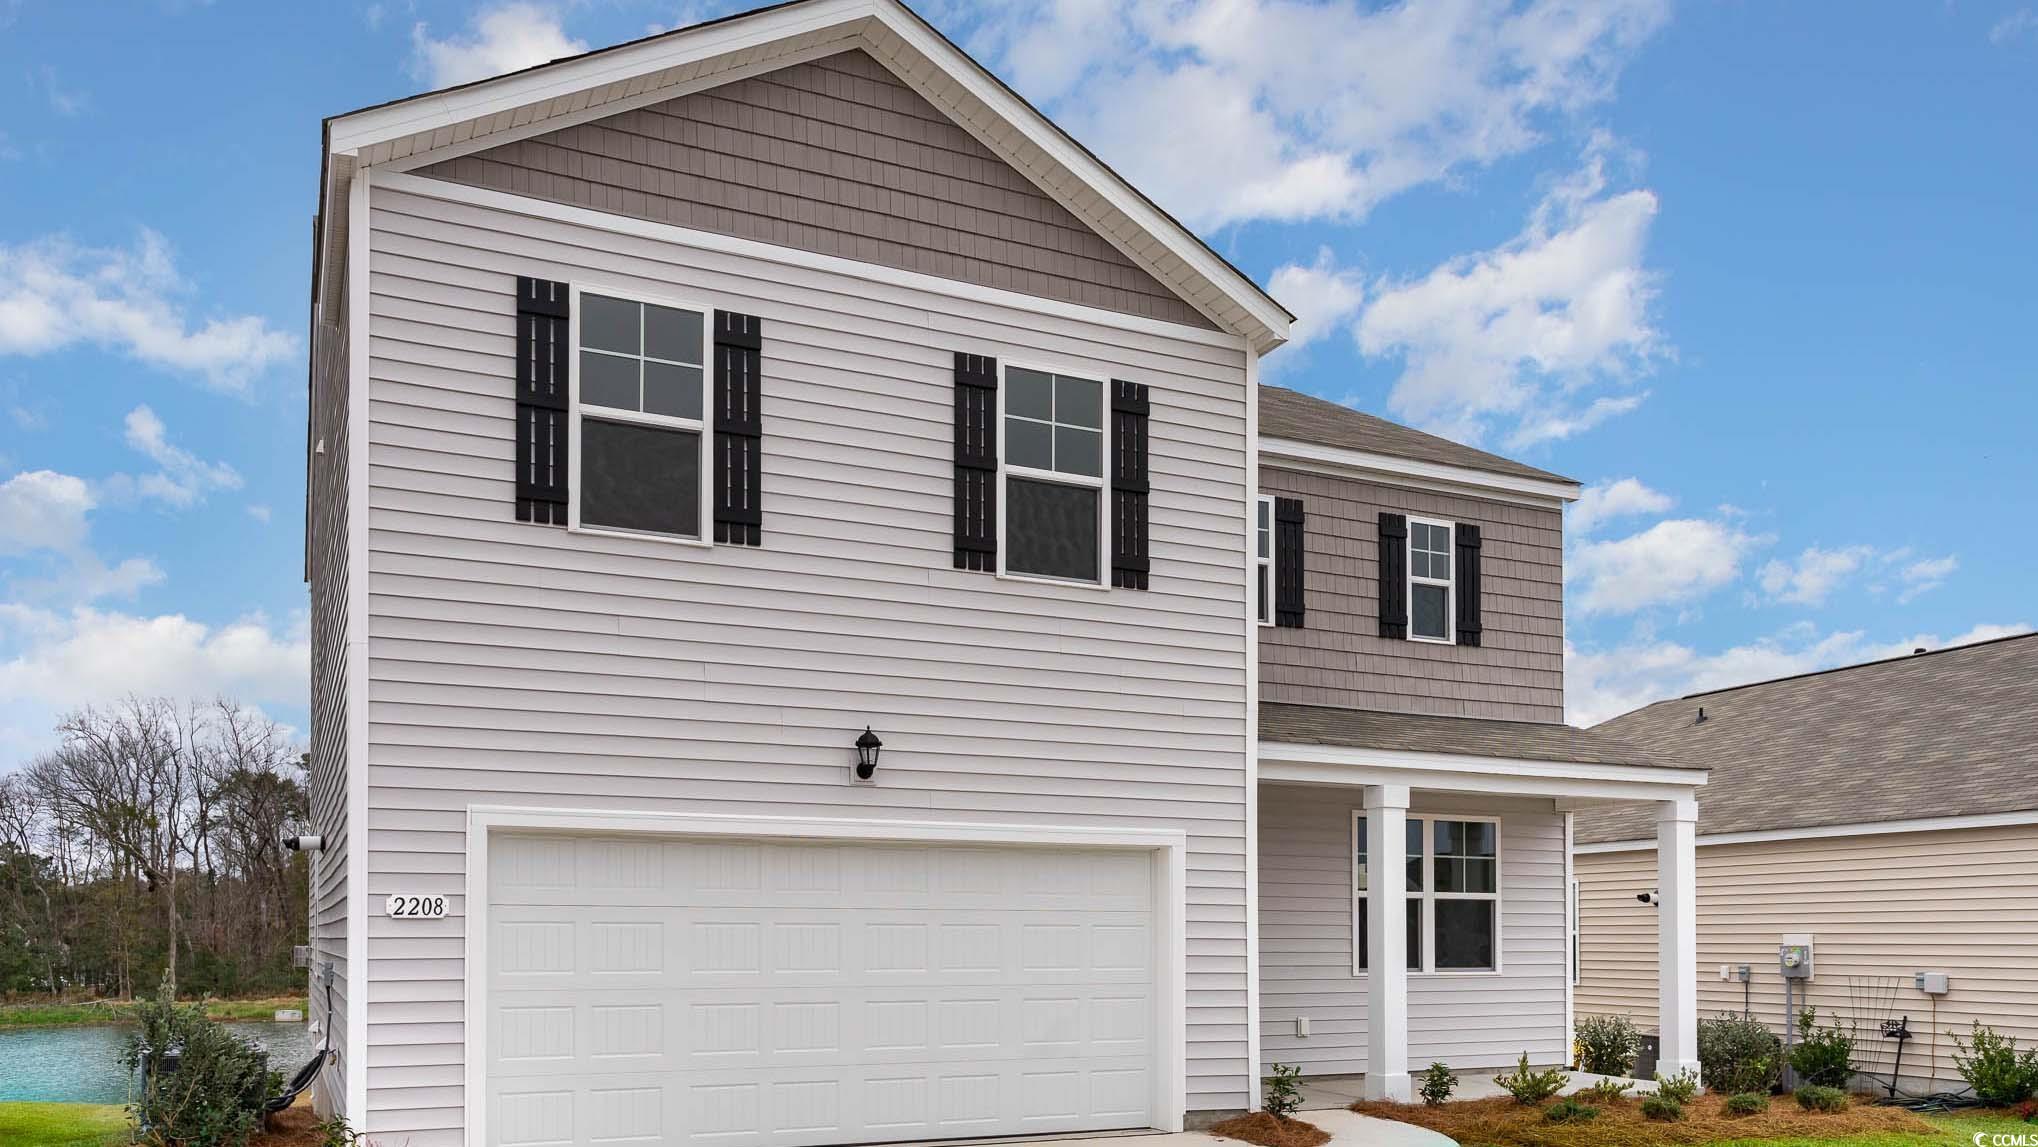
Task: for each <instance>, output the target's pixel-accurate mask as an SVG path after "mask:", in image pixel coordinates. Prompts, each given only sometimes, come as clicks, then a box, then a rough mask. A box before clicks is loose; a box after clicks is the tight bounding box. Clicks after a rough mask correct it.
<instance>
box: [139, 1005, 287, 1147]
mask: <svg viewBox="0 0 2038 1147" xmlns="http://www.w3.org/2000/svg"><path fill="white" fill-rule="evenodd" d="M135 1018H136V1019H137V1020H138V1021H139V1023H140V1029H139V1030H138V1031H136V1032H135V1034H133V1035H131V1036H129V1037H128V1038H127V1043H126V1046H125V1047H124V1048H123V1050H122V1052H121V1063H122V1065H123V1066H125V1067H126V1068H127V1070H128V1071H129V1072H130V1073H133V1072H135V1071H137V1070H141V1069H144V1068H145V1067H146V1068H147V1069H148V1070H146V1071H145V1073H144V1076H143V1079H142V1083H141V1088H140V1091H139V1092H138V1093H137V1094H136V1095H135V1096H134V1098H133V1100H132V1101H131V1102H130V1103H129V1104H128V1116H129V1118H130V1119H132V1120H133V1122H134V1134H133V1140H134V1142H136V1143H140V1144H145V1145H147V1147H184V1145H186V1144H189V1145H192V1147H244V1145H245V1144H246V1143H247V1141H248V1137H249V1136H250V1135H252V1134H253V1133H254V1132H255V1130H256V1128H257V1127H258V1126H259V1125H260V1123H261V1110H262V1103H263V1101H264V1100H266V1099H268V1098H269V1096H271V1095H274V1094H275V1093H276V1090H277V1088H278V1087H279V1086H280V1084H281V1082H282V1080H281V1078H280V1077H279V1076H278V1075H277V1074H276V1073H275V1072H273V1071H270V1070H269V1055H268V1053H267V1052H264V1051H263V1050H262V1049H260V1048H258V1047H255V1046H254V1045H252V1044H250V1043H248V1042H246V1041H244V1040H242V1039H241V1038H239V1037H238V1036H235V1035H233V1034H232V1033H230V1032H228V1031H227V1030H226V1029H225V1028H224V1027H222V1026H220V1025H219V1024H216V1023H214V1022H212V1021H211V1020H209V1019H207V1018H206V1017H205V1005H204V1004H186V1005H183V1006H179V1005H178V1003H177V1000H176V996H175V994H174V992H173V990H172V988H171V985H170V980H169V977H168V976H165V977H164V978H163V986H162V988H161V990H160V991H159V992H158V993H157V995H156V998H155V999H153V1000H145V1001H142V1002H141V1003H139V1004H138V1005H137V1006H136V1008H135ZM173 1049H174V1050H175V1052H176V1056H177V1058H176V1069H175V1070H158V1069H157V1065H161V1064H163V1063H165V1062H166V1059H167V1057H168V1056H169V1055H170V1053H171V1052H172V1051H173Z"/></svg>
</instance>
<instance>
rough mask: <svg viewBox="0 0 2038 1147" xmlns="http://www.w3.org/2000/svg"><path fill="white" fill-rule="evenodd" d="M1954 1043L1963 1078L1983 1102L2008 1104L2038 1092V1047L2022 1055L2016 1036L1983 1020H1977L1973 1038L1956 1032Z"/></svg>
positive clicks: (1955, 1055)
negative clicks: (1999, 1031) (2001, 1032)
mask: <svg viewBox="0 0 2038 1147" xmlns="http://www.w3.org/2000/svg"><path fill="white" fill-rule="evenodd" d="M1953 1046H1954V1048H1955V1050H1954V1052H1953V1064H1954V1066H1955V1067H1957V1068H1959V1069H1960V1078H1962V1079H1964V1080H1966V1081H1967V1086H1969V1087H1972V1088H1973V1089H1974V1097H1975V1098H1976V1099H1979V1100H1981V1101H1982V1102H1983V1103H1986V1104H1988V1105H1989V1106H1991V1107H2008V1106H2009V1105H2011V1104H2013V1103H2022V1102H2025V1101H2026V1100H2029V1099H2030V1098H2031V1097H2032V1096H2033V1095H2034V1094H2038V1048H2032V1049H2030V1050H2028V1051H2026V1052H2024V1054H2022V1055H2018V1054H2017V1039H2016V1037H2015V1036H2003V1035H1997V1034H1996V1033H1995V1030H1994V1029H1992V1028H1990V1027H1988V1026H1986V1025H1985V1024H1983V1023H1982V1022H1981V1021H1980V1020H1976V1021H1974V1033H1973V1038H1972V1039H1970V1040H1969V1041H1967V1042H1965V1043H1963V1042H1961V1039H1960V1037H1959V1036H1954V1037H1953Z"/></svg>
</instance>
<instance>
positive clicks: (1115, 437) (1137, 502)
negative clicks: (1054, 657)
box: [1111, 379, 1153, 589]
mask: <svg viewBox="0 0 2038 1147" xmlns="http://www.w3.org/2000/svg"><path fill="white" fill-rule="evenodd" d="M1152 409H1153V408H1152V406H1151V405H1150V404H1149V403H1148V400H1147V389H1146V387H1145V385H1143V384H1141V383H1136V382H1125V381H1123V380H1120V379H1113V380H1112V381H1111V584H1112V585H1114V586H1117V587H1118V588H1119V589H1145V588H1146V575H1147V557H1146V496H1147V484H1146V432H1147V418H1148V416H1149V415H1150V414H1151V413H1152Z"/></svg>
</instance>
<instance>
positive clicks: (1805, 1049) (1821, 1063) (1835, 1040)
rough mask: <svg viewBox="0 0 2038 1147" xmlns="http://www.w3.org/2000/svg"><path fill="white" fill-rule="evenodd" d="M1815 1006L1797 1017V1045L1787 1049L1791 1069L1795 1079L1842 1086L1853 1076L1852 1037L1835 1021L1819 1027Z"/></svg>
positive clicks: (1808, 1082) (1814, 1084)
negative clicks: (1830, 1024)
mask: <svg viewBox="0 0 2038 1147" xmlns="http://www.w3.org/2000/svg"><path fill="white" fill-rule="evenodd" d="M1818 1019H1819V1011H1818V1009H1817V1008H1806V1009H1805V1010H1804V1011H1803V1012H1801V1013H1800V1014H1799V1015H1798V1017H1797V1046H1796V1047H1793V1048H1791V1049H1790V1069H1791V1070H1792V1071H1794V1072H1796V1073H1797V1081H1798V1082H1799V1083H1801V1084H1811V1085H1812V1086H1814V1087H1845V1086H1847V1081H1848V1080H1850V1079H1852V1078H1854V1037H1853V1036H1852V1035H1849V1034H1848V1033H1846V1032H1844V1031H1841V1030H1840V1026H1839V1025H1838V1024H1835V1025H1833V1026H1832V1027H1828V1028H1822V1027H1820V1026H1818Z"/></svg>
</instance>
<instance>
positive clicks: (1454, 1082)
mask: <svg viewBox="0 0 2038 1147" xmlns="http://www.w3.org/2000/svg"><path fill="white" fill-rule="evenodd" d="M1421 1078H1422V1083H1421V1084H1420V1085H1419V1086H1418V1087H1417V1088H1416V1094H1417V1095H1420V1096H1422V1101H1423V1103H1425V1104H1427V1105H1428V1106H1430V1107H1441V1106H1442V1105H1443V1103H1444V1101H1445V1100H1447V1099H1449V1098H1450V1097H1451V1093H1452V1092H1454V1091H1456V1090H1458V1077H1457V1076H1455V1075H1452V1074H1451V1069H1450V1068H1448V1067H1445V1066H1444V1065H1443V1064H1441V1063H1432V1064H1430V1065H1429V1066H1428V1067H1427V1068H1425V1069H1424V1070H1423V1073H1422V1076H1421Z"/></svg>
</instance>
